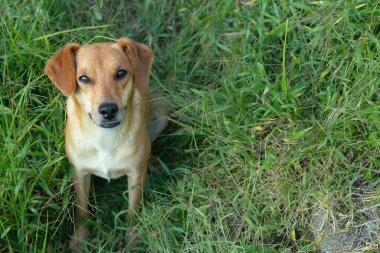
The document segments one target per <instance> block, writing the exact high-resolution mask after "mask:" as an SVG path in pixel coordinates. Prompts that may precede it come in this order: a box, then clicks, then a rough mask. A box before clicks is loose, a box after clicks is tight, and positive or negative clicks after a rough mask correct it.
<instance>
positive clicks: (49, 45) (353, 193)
mask: <svg viewBox="0 0 380 253" xmlns="http://www.w3.org/2000/svg"><path fill="white" fill-rule="evenodd" d="M141 2H143V3H141ZM0 32H1V35H0V252H66V251H67V250H68V242H69V240H70V235H71V233H72V229H73V228H72V220H73V214H74V196H73V190H72V187H71V175H72V172H71V169H70V167H69V164H68V162H67V160H66V157H65V153H64V132H63V130H64V125H65V97H64V96H63V95H61V94H60V93H59V91H58V90H57V89H56V88H55V87H54V86H53V84H52V83H51V82H50V81H49V80H48V78H47V76H46V75H44V73H43V67H44V64H45V62H46V60H47V59H48V58H49V57H50V56H52V55H53V53H54V52H55V51H56V50H58V49H59V48H61V47H62V46H63V45H65V44H66V43H69V42H79V43H81V44H86V43H93V42H101V41H113V40H115V39H117V38H119V37H122V36H128V37H130V38H133V39H135V40H137V41H140V42H143V43H146V44H149V45H150V46H151V48H152V49H153V51H154V53H155V61H154V66H153V71H152V74H151V81H150V87H151V88H152V89H154V90H158V91H159V92H160V94H161V95H162V96H164V97H166V98H167V100H168V101H169V103H170V105H171V115H170V117H171V125H170V127H169V129H168V130H167V131H165V133H164V135H163V136H162V137H161V138H160V139H159V140H158V141H157V143H156V144H155V146H154V153H155V154H156V155H157V156H158V157H159V158H160V159H161V160H162V161H163V163H164V164H165V166H166V167H167V173H165V174H164V175H155V174H150V175H149V179H148V182H147V187H146V191H145V193H144V200H143V208H142V212H141V214H140V216H139V222H140V227H139V235H140V238H141V243H140V245H139V248H138V249H136V251H139V252H316V251H317V250H318V248H321V247H322V246H323V245H324V244H325V243H326V240H328V239H329V238H330V239H331V238H336V237H334V236H335V232H336V233H340V235H348V234H350V233H351V232H352V231H356V229H358V228H363V227H365V226H366V225H368V224H369V223H370V222H372V221H373V220H376V219H377V223H376V222H372V223H371V224H372V226H368V228H367V227H366V230H365V231H364V234H366V236H365V238H366V239H365V242H364V243H362V244H360V245H359V244H358V245H356V246H355V247H361V248H363V247H364V248H365V249H367V252H378V251H377V250H379V248H380V246H379V244H380V222H378V221H379V220H380V219H379V214H380V180H379V175H380V148H379V147H380V115H379V114H380V97H379V95H380V94H379V88H380V78H379V71H380V65H379V62H380V61H379V56H380V41H379V38H380V4H379V2H378V1H344V0H338V1H287V0H283V1H269V0H268V1H266V0H262V1H260V0H257V1H255V0H251V1H200V0H195V1H185V0H179V1H174V0H160V1H159V0H147V1H137V0H131V1H112V0H102V1H73V0H69V1H57V0H56V1H53V0H46V1H42V0H35V1H33V0H19V1H6V0H0ZM93 185H94V186H95V187H94V188H93V190H92V194H91V195H92V197H91V203H92V204H93V206H92V209H91V214H92V217H91V220H89V221H88V222H89V224H90V227H91V231H92V232H91V241H89V243H88V245H87V249H88V250H89V251H91V252H112V251H113V252H123V251H126V249H125V244H124V242H125V238H126V233H127V230H126V227H125V225H124V218H125V214H126V211H127V206H128V202H127V201H128V200H127V194H126V193H127V192H126V190H127V180H126V178H121V179H117V180H113V181H111V183H110V184H108V183H107V182H106V181H103V180H101V179H97V178H95V179H94V180H93ZM315 217H317V218H318V219H319V220H320V218H321V217H322V218H323V217H324V218H323V220H324V222H325V223H324V224H325V225H326V224H327V225H326V226H327V227H330V229H327V230H326V229H322V230H321V231H320V233H319V232H318V229H317V228H316V226H318V224H319V225H320V224H321V223H318V222H317V223H318V224H317V225H316V222H315ZM318 219H317V220H318ZM371 219H372V220H371ZM351 234H352V233H351ZM351 234H350V235H351Z"/></svg>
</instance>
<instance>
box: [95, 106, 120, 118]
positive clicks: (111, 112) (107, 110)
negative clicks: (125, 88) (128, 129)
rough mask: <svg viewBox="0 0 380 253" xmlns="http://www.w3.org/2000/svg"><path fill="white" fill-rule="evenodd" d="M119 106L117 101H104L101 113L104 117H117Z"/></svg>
mask: <svg viewBox="0 0 380 253" xmlns="http://www.w3.org/2000/svg"><path fill="white" fill-rule="evenodd" d="M118 111H119V108H118V107H117V104H115V103H103V104H101V105H100V106H99V114H100V116H102V118H103V119H108V120H111V119H113V118H115V117H116V114H117V112H118Z"/></svg>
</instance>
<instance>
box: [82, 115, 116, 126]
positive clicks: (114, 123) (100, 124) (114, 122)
mask: <svg viewBox="0 0 380 253" xmlns="http://www.w3.org/2000/svg"><path fill="white" fill-rule="evenodd" d="M88 116H89V117H90V119H91V121H92V122H94V124H96V125H98V126H100V127H101V128H107V129H110V128H114V127H117V126H118V125H120V123H121V122H120V121H109V122H100V123H97V122H96V121H95V120H94V119H93V118H92V115H91V113H88Z"/></svg>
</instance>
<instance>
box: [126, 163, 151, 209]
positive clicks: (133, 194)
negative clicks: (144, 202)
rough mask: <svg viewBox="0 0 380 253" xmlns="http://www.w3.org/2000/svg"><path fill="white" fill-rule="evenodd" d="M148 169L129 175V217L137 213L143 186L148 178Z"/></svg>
mask: <svg viewBox="0 0 380 253" xmlns="http://www.w3.org/2000/svg"><path fill="white" fill-rule="evenodd" d="M146 173H147V168H146V166H145V168H144V169H143V170H142V171H141V172H139V173H130V174H128V199H129V203H128V212H129V216H131V215H133V214H134V213H135V212H136V208H137V207H138V205H139V203H140V200H141V197H142V191H143V186H144V182H145V178H146Z"/></svg>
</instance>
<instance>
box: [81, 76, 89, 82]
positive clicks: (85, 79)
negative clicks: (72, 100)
mask: <svg viewBox="0 0 380 253" xmlns="http://www.w3.org/2000/svg"><path fill="white" fill-rule="evenodd" d="M78 81H79V82H81V83H90V78H89V77H88V76H85V75H83V76H80V77H78Z"/></svg>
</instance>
